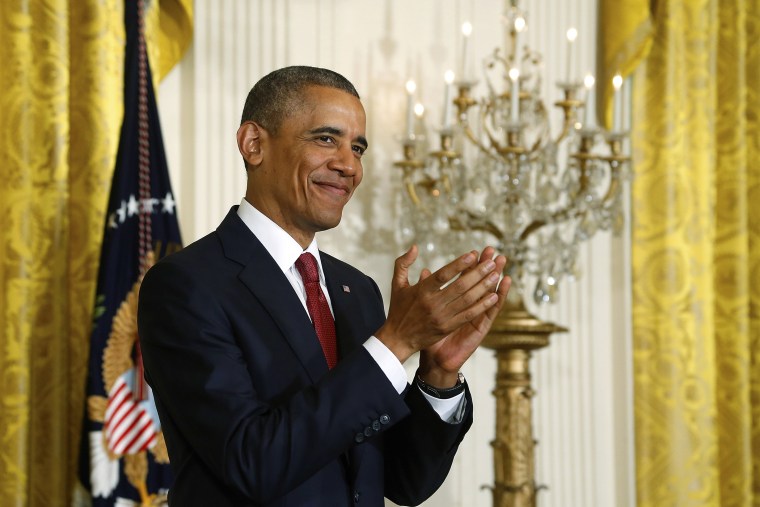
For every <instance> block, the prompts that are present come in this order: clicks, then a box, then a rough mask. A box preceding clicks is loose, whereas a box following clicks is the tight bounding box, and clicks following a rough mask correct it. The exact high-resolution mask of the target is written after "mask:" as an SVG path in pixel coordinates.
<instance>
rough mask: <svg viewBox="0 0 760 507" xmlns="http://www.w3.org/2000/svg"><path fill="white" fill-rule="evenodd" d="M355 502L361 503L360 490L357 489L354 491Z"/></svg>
mask: <svg viewBox="0 0 760 507" xmlns="http://www.w3.org/2000/svg"><path fill="white" fill-rule="evenodd" d="M354 503H359V492H358V491H356V492H355V493H354Z"/></svg>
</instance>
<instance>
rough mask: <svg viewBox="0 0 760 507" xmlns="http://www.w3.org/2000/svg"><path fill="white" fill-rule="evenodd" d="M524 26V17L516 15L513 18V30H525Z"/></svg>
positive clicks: (518, 31) (519, 31)
mask: <svg viewBox="0 0 760 507" xmlns="http://www.w3.org/2000/svg"><path fill="white" fill-rule="evenodd" d="M525 27H526V23H525V18H524V17H522V16H521V15H520V16H517V17H516V18H515V32H517V33H522V32H523V30H525Z"/></svg>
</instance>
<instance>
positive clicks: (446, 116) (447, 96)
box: [441, 69, 456, 129]
mask: <svg viewBox="0 0 760 507" xmlns="http://www.w3.org/2000/svg"><path fill="white" fill-rule="evenodd" d="M455 77H456V76H455V75H454V71H453V70H451V69H449V70H447V71H446V73H445V74H444V75H443V81H444V82H445V83H446V84H445V85H444V88H443V118H442V120H441V123H442V124H443V128H444V129H446V128H449V126H450V125H451V85H452V83H454V78H455Z"/></svg>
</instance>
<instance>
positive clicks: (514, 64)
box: [395, 0, 629, 303]
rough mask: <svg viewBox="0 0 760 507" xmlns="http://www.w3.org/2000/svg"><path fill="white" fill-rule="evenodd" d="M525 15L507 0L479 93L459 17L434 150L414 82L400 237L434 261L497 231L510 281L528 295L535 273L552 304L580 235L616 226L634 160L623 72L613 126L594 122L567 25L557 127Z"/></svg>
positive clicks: (540, 292) (539, 291)
mask: <svg viewBox="0 0 760 507" xmlns="http://www.w3.org/2000/svg"><path fill="white" fill-rule="evenodd" d="M525 14H526V13H525V12H523V11H522V10H520V9H519V8H518V6H517V0H509V1H508V2H507V6H506V9H505V12H504V16H503V21H504V23H505V26H506V30H505V32H506V33H505V46H506V47H505V48H497V49H495V50H494V51H493V52H492V53H491V54H489V55H487V56H486V57H485V58H484V59H483V60H482V61H481V62H480V64H481V76H480V79H482V84H483V87H482V88H483V89H484V93H483V95H482V96H480V97H476V96H474V95H473V91H474V89H475V87H476V85H478V84H479V83H478V80H476V79H470V78H469V77H468V76H467V75H466V73H465V72H466V70H467V63H466V62H467V41H468V39H469V37H470V35H471V32H472V27H471V25H470V24H469V23H465V24H464V25H463V27H462V50H461V53H460V65H459V72H458V76H457V78H456V80H455V78H454V75H453V73H452V72H451V71H448V72H447V73H446V76H445V82H446V87H445V93H444V94H445V101H444V112H443V115H442V116H443V117H442V122H441V123H442V126H441V128H440V129H437V131H438V133H439V136H438V139H437V140H436V141H437V142H436V143H435V144H437V147H435V148H434V149H431V147H430V146H429V144H432V143H431V142H430V141H429V139H428V137H429V136H425V135H424V132H421V131H420V130H421V129H418V128H416V126H417V122H415V116H414V107H415V106H414V93H415V85H414V83H413V82H411V81H410V82H408V83H407V98H408V107H407V129H406V133H405V135H404V136H403V138H402V140H401V143H402V146H403V159H402V160H399V161H398V162H396V163H395V166H397V167H399V168H400V169H401V170H402V173H403V185H404V188H405V194H406V197H405V198H404V203H403V208H404V209H403V211H402V218H401V224H400V231H401V235H402V240H403V241H404V242H405V243H408V242H409V241H411V240H415V241H417V242H419V244H420V245H421V247H422V248H421V251H422V254H423V255H426V256H427V257H428V258H431V257H433V258H434V257H436V256H439V255H440V256H448V255H451V254H456V253H459V252H460V251H461V250H462V249H468V248H470V247H471V245H472V244H479V243H483V242H484V241H485V242H493V241H494V240H495V241H496V246H497V248H498V249H499V250H500V252H502V253H504V254H505V255H506V256H507V258H508V259H509V266H508V271H509V274H510V275H511V277H512V279H513V282H514V283H516V284H517V285H516V287H515V288H518V287H519V292H521V293H524V292H525V290H526V287H524V284H525V283H526V281H527V280H528V279H529V280H534V279H535V281H536V282H535V288H533V290H532V295H533V299H534V300H535V301H536V302H538V303H547V302H551V301H553V300H554V299H555V297H556V293H557V288H558V285H559V283H560V281H561V280H562V279H563V278H566V277H573V276H574V275H575V273H576V271H577V266H576V265H577V257H578V248H579V245H580V244H581V243H583V242H584V241H586V240H588V239H589V238H591V237H592V236H594V234H595V233H596V232H597V231H604V230H613V231H618V232H619V231H620V230H621V228H622V225H623V206H622V184H623V182H624V180H625V178H626V170H625V168H626V166H627V161H628V160H629V159H628V157H627V156H625V154H624V153H623V142H624V141H625V138H626V135H627V134H626V132H625V131H624V130H623V128H622V112H621V104H622V98H621V93H620V87H621V85H622V78H620V76H616V77H615V79H614V80H613V85H614V88H615V104H614V107H613V118H614V119H613V128H612V129H610V130H605V129H602V128H600V127H598V126H596V125H595V124H594V112H593V100H592V95H591V93H592V91H593V87H594V78H593V77H592V76H591V75H587V76H586V78H585V79H584V80H583V81H581V80H580V79H576V78H574V76H573V74H572V62H571V60H572V47H573V42H574V41H575V38H576V37H577V35H578V32H577V31H576V30H575V29H574V28H570V29H569V30H568V31H567V40H568V53H567V54H568V59H567V60H568V61H567V72H566V75H565V79H563V80H562V81H561V82H558V83H557V87H558V89H559V90H558V91H559V94H558V95H559V100H557V101H556V102H555V103H554V106H555V107H557V108H559V109H560V110H561V114H562V118H563V120H562V124H561V125H560V127H559V129H557V130H558V132H557V133H556V134H555V133H553V129H552V128H551V125H550V121H549V110H548V109H547V106H546V105H545V103H544V101H543V99H542V97H541V87H542V73H541V68H542V65H543V58H542V55H541V54H539V53H538V52H536V51H533V50H532V49H530V48H529V47H527V46H526V45H524V43H523V40H522V39H523V38H524V35H525V33H524V32H525V30H526V29H527V23H526V15H525ZM454 89H455V90H456V93H452V92H453V91H454ZM452 95H454V96H453V97H452ZM418 107H419V105H418ZM453 109H455V111H453ZM452 113H455V114H454V115H453V116H454V118H452ZM581 113H583V114H581ZM513 292H515V291H514V289H513Z"/></svg>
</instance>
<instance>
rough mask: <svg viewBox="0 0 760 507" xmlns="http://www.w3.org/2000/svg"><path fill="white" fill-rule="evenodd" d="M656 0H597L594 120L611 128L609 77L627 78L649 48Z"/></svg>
mask: <svg viewBox="0 0 760 507" xmlns="http://www.w3.org/2000/svg"><path fill="white" fill-rule="evenodd" d="M654 3H655V0H600V1H599V23H598V26H599V34H598V38H597V39H598V41H599V44H598V45H599V48H598V51H597V54H596V57H597V64H596V73H597V76H596V82H597V87H596V103H597V104H601V105H602V106H601V107H599V108H597V116H599V118H597V120H598V121H599V122H600V123H599V124H600V125H605V126H606V127H607V128H610V127H611V126H612V96H613V88H612V78H613V76H614V75H615V74H620V75H621V76H623V77H628V76H629V75H630V74H631V73H632V72H633V70H634V69H635V68H636V66H637V65H638V64H639V62H640V61H641V60H642V59H643V58H644V57H646V55H647V54H648V53H649V49H650V47H651V45H652V20H651V12H650V9H652V7H650V4H652V5H653V4H654Z"/></svg>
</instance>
